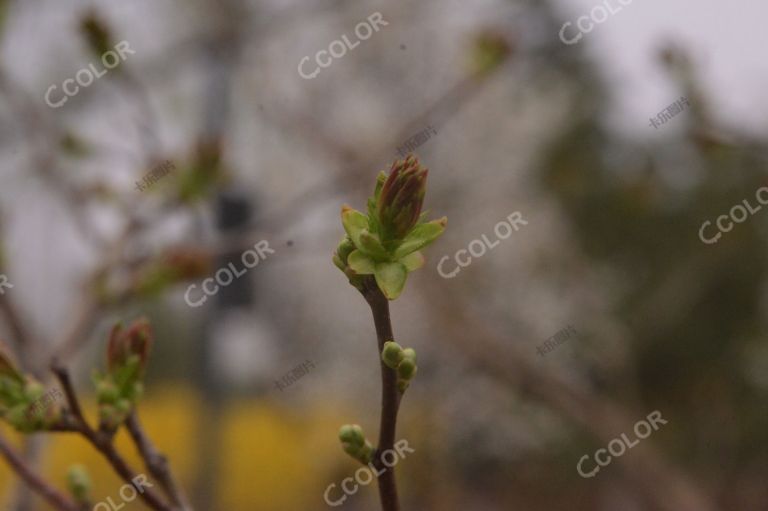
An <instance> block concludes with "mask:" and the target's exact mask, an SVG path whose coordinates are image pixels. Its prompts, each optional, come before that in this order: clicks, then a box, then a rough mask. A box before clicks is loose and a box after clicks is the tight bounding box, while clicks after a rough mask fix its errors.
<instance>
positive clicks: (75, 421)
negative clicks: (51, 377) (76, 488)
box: [51, 360, 173, 511]
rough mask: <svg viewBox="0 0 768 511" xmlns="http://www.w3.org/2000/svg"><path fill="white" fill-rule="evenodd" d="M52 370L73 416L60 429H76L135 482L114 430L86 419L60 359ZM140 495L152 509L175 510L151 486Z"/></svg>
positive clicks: (125, 478)
mask: <svg viewBox="0 0 768 511" xmlns="http://www.w3.org/2000/svg"><path fill="white" fill-rule="evenodd" d="M51 371H53V373H54V374H55V375H56V378H57V379H58V380H59V383H60V384H61V387H62V388H63V389H64V394H65V396H66V397H67V403H68V404H69V407H70V414H71V416H70V417H68V418H67V419H66V420H65V421H64V424H65V426H64V427H63V428H59V429H58V430H59V431H66V430H67V426H71V429H69V430H71V431H76V432H78V433H80V434H81V435H82V436H83V437H85V439H86V440H88V441H89V442H90V443H91V445H93V447H95V448H96V450H98V451H99V452H100V453H101V454H102V455H103V456H104V457H105V458H106V459H107V461H108V462H109V464H110V465H112V468H113V469H114V470H115V472H117V474H118V475H119V476H120V477H121V478H122V479H123V480H124V481H125V482H127V483H129V484H135V483H134V482H133V481H134V480H135V479H136V478H137V477H138V476H139V474H138V473H137V472H135V471H134V470H133V469H131V467H130V466H129V465H128V463H127V462H126V461H125V460H124V459H123V458H122V456H120V453H118V452H117V450H116V449H115V446H114V444H113V443H112V439H113V437H114V434H113V432H109V431H95V430H94V429H93V428H91V426H90V425H89V424H88V422H87V421H86V420H85V417H84V416H83V412H82V408H81V407H80V403H79V401H78V400H77V396H76V394H75V391H74V387H73V386H72V380H71V378H70V377H69V372H68V371H67V369H66V368H65V367H64V366H62V365H60V364H59V363H58V361H56V360H54V361H53V363H52V364H51ZM139 496H140V497H141V499H142V500H143V501H144V502H146V503H147V505H148V506H149V507H151V508H152V509H155V510H157V511H173V507H171V506H170V505H168V504H167V503H165V502H164V501H163V499H162V498H161V497H160V495H158V494H157V492H155V491H154V490H152V489H150V488H144V489H143V491H140V492H139Z"/></svg>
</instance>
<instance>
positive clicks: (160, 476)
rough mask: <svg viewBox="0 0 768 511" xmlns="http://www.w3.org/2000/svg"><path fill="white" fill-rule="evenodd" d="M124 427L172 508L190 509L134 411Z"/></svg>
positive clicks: (165, 459)
mask: <svg viewBox="0 0 768 511" xmlns="http://www.w3.org/2000/svg"><path fill="white" fill-rule="evenodd" d="M125 427H126V428H127V429H128V432H129V433H130V435H131V438H132V439H133V443H134V444H136V448H137V449H138V451H139V454H141V457H142V459H143V460H144V465H145V466H146V467H147V470H149V472H150V474H152V476H154V477H155V479H157V480H158V482H159V483H160V485H161V486H162V487H163V489H164V490H165V493H166V494H167V495H168V496H169V497H170V498H171V501H172V502H173V504H174V506H176V507H178V508H179V509H182V510H185V511H186V510H189V509H191V508H190V506H189V502H188V501H187V498H186V496H185V495H184V493H183V492H182V491H181V489H180V488H179V486H178V485H177V484H176V481H175V480H174V478H173V474H171V470H170V467H169V466H168V458H166V457H165V455H163V454H162V453H161V452H160V451H158V450H157V448H155V446H154V445H153V444H152V441H151V440H150V439H149V437H148V436H147V435H146V434H145V433H144V430H143V428H142V427H141V423H140V422H139V417H138V414H137V413H136V410H133V411H132V412H131V414H130V415H129V416H128V420H126V422H125Z"/></svg>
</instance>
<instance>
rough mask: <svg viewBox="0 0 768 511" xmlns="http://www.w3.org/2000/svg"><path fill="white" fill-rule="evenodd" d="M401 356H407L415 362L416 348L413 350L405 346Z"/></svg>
mask: <svg viewBox="0 0 768 511" xmlns="http://www.w3.org/2000/svg"><path fill="white" fill-rule="evenodd" d="M403 358H407V359H409V360H411V361H413V363H414V364H415V363H416V350H414V349H413V348H405V349H404V350H403Z"/></svg>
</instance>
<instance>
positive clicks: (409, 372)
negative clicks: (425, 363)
mask: <svg viewBox="0 0 768 511" xmlns="http://www.w3.org/2000/svg"><path fill="white" fill-rule="evenodd" d="M416 369H417V368H416V362H414V361H413V360H411V359H410V358H405V359H403V361H402V362H400V365H399V366H397V376H398V377H399V378H400V379H401V380H405V381H410V380H412V379H413V377H414V376H416Z"/></svg>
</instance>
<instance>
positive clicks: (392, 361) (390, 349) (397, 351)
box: [381, 341, 403, 369]
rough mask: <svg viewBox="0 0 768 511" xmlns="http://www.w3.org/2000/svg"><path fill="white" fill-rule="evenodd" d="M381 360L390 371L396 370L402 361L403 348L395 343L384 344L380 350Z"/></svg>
mask: <svg viewBox="0 0 768 511" xmlns="http://www.w3.org/2000/svg"><path fill="white" fill-rule="evenodd" d="M381 360H382V361H383V362H384V364H385V365H386V366H387V367H389V368H390V369H396V368H397V366H398V364H399V363H400V361H401V360H403V348H402V347H401V346H400V345H399V344H397V343H396V342H395V341H387V342H385V343H384V349H383V350H381Z"/></svg>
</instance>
